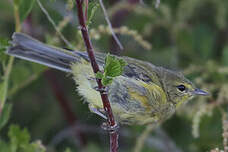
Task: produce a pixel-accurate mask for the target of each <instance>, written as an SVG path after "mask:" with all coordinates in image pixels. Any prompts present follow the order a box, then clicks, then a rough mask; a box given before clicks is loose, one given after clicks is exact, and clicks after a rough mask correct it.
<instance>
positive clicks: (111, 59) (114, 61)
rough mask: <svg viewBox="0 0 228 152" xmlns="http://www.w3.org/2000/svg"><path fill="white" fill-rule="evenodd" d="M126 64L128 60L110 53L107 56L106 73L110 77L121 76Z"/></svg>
mask: <svg viewBox="0 0 228 152" xmlns="http://www.w3.org/2000/svg"><path fill="white" fill-rule="evenodd" d="M125 65H126V62H125V61H124V60H123V59H118V58H117V57H115V56H112V55H109V54H108V55H107V56H106V58H105V68H104V74H105V76H109V77H117V76H120V75H121V74H122V72H123V68H124V66H125Z"/></svg>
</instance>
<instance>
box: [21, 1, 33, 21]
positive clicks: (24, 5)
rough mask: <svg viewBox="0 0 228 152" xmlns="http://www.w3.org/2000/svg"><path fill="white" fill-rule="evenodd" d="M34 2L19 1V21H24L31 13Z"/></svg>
mask: <svg viewBox="0 0 228 152" xmlns="http://www.w3.org/2000/svg"><path fill="white" fill-rule="evenodd" d="M34 2H35V0H20V5H19V13H20V21H21V22H23V21H24V19H25V18H26V17H27V16H28V14H29V13H30V12H31V10H32V8H33V5H34Z"/></svg>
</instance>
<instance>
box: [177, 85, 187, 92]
mask: <svg viewBox="0 0 228 152" xmlns="http://www.w3.org/2000/svg"><path fill="white" fill-rule="evenodd" d="M177 88H178V89H179V90H180V91H181V92H183V91H185V90H186V87H185V86H184V85H183V84H181V85H179V86H177Z"/></svg>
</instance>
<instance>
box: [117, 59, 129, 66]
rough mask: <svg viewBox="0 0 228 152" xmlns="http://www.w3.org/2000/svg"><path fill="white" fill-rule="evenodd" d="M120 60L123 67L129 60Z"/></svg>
mask: <svg viewBox="0 0 228 152" xmlns="http://www.w3.org/2000/svg"><path fill="white" fill-rule="evenodd" d="M119 62H120V65H121V66H122V67H124V66H126V65H127V62H126V61H125V60H124V59H119Z"/></svg>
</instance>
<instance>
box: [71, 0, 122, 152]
mask: <svg viewBox="0 0 228 152" xmlns="http://www.w3.org/2000/svg"><path fill="white" fill-rule="evenodd" d="M75 1H76V4H77V12H78V20H79V24H80V29H81V32H82V36H83V39H84V43H85V45H86V48H87V53H88V56H89V58H90V62H91V66H92V68H93V72H94V73H97V72H99V71H100V69H99V66H98V64H97V62H96V59H95V56H94V49H93V46H92V43H91V40H90V37H89V32H88V29H87V27H86V20H85V14H84V12H83V0H75ZM96 81H97V84H98V89H99V90H106V89H105V86H103V85H102V82H101V79H96ZM100 95H101V99H102V102H103V106H104V110H105V112H106V114H107V118H108V125H109V127H110V132H109V134H110V145H111V146H110V151H111V152H117V149H118V133H117V129H115V128H116V127H117V124H116V122H115V120H114V116H113V113H112V109H111V105H110V102H109V99H108V95H107V93H103V92H101V91H100Z"/></svg>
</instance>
